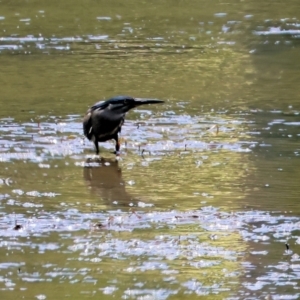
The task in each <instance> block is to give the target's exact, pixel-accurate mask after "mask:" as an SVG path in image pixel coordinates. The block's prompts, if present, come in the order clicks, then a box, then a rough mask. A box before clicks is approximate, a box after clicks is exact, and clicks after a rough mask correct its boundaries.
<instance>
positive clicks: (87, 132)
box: [82, 111, 93, 140]
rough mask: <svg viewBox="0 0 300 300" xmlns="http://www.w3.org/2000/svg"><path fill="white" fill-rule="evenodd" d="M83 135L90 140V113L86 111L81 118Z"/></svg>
mask: <svg viewBox="0 0 300 300" xmlns="http://www.w3.org/2000/svg"><path fill="white" fill-rule="evenodd" d="M82 123H83V133H84V135H85V136H86V137H87V138H88V139H89V140H91V138H92V135H93V134H92V113H91V111H88V112H87V113H86V115H85V116H84V118H83V122H82Z"/></svg>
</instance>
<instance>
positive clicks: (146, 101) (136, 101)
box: [134, 98, 165, 106]
mask: <svg viewBox="0 0 300 300" xmlns="http://www.w3.org/2000/svg"><path fill="white" fill-rule="evenodd" d="M164 102H165V101H162V100H158V99H146V98H134V104H135V106H139V105H143V104H156V103H164Z"/></svg>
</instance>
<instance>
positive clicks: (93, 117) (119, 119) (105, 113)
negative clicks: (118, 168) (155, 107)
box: [83, 96, 164, 154]
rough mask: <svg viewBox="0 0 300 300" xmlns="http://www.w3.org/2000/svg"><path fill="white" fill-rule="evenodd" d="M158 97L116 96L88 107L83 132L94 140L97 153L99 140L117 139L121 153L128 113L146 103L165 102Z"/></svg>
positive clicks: (117, 146)
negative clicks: (122, 135) (123, 130)
mask: <svg viewBox="0 0 300 300" xmlns="http://www.w3.org/2000/svg"><path fill="white" fill-rule="evenodd" d="M163 102H164V101H161V100H157V99H142V98H133V97H130V96H116V97H113V98H111V99H109V100H106V101H100V102H97V103H95V104H94V105H93V106H92V107H90V108H89V109H88V111H87V112H86V115H85V116H84V118H83V133H84V135H85V136H86V137H87V138H88V139H89V140H90V141H93V142H94V144H95V148H96V154H99V145H98V142H106V141H108V140H112V139H113V140H115V141H116V152H115V153H116V154H118V153H119V150H120V143H119V133H120V132H121V127H122V125H123V124H124V120H125V115H126V113H127V112H128V111H129V110H130V109H132V108H135V107H137V106H140V105H144V104H154V103H163Z"/></svg>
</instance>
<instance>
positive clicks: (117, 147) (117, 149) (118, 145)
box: [114, 135, 120, 155]
mask: <svg viewBox="0 0 300 300" xmlns="http://www.w3.org/2000/svg"><path fill="white" fill-rule="evenodd" d="M114 140H115V141H116V153H115V154H116V155H119V154H120V143H119V136H118V135H115V137H114Z"/></svg>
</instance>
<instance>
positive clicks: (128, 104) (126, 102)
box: [107, 96, 164, 113]
mask: <svg viewBox="0 0 300 300" xmlns="http://www.w3.org/2000/svg"><path fill="white" fill-rule="evenodd" d="M107 102H108V108H109V109H110V110H113V111H116V112H121V113H126V112H128V111H129V110H130V109H132V108H135V107H137V106H140V105H144V104H155V103H163V102H164V101H162V100H157V99H144V98H133V97H130V96H117V97H114V98H111V99H110V100H107Z"/></svg>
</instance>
